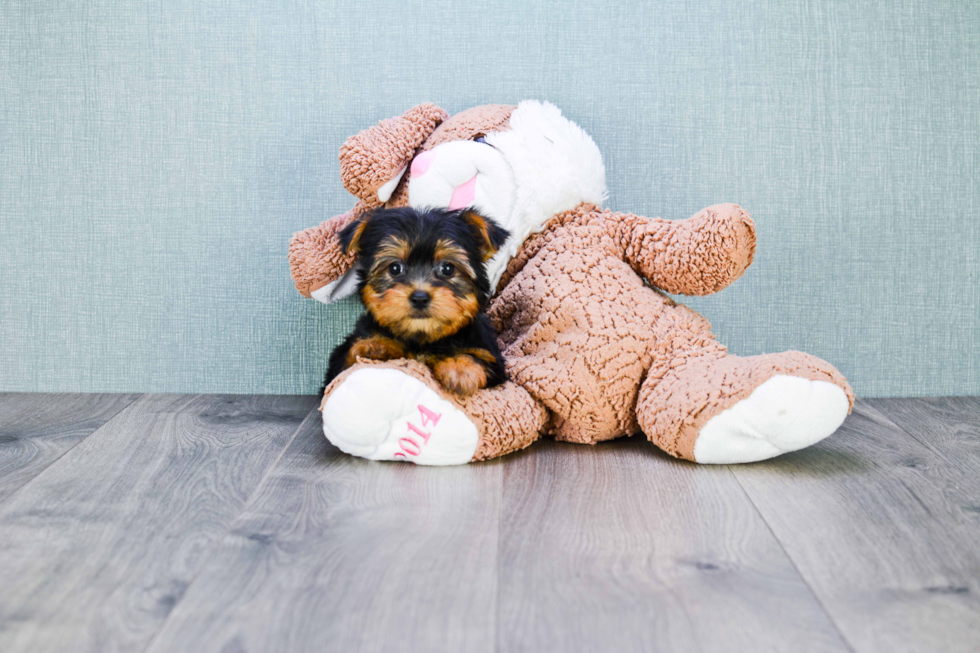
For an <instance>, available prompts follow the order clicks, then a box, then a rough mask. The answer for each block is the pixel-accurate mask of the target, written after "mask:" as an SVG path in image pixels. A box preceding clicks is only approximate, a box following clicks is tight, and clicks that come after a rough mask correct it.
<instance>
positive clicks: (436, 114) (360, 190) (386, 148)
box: [340, 103, 449, 207]
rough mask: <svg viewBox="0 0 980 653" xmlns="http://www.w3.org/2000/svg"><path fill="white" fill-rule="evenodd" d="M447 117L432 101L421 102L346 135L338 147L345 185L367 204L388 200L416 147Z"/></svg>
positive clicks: (341, 172)
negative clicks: (350, 134)
mask: <svg viewBox="0 0 980 653" xmlns="http://www.w3.org/2000/svg"><path fill="white" fill-rule="evenodd" d="M448 117H449V114H448V113H446V112H445V111H444V110H442V109H440V108H439V107H437V106H436V105H434V104H430V103H426V104H420V105H418V106H416V107H412V108H411V109H409V110H408V111H406V112H405V113H403V114H402V115H400V116H398V117H397V118H389V119H388V120H382V121H381V122H380V123H378V124H377V125H375V126H374V127H370V128H368V129H365V130H364V131H362V132H361V133H359V134H357V135H356V136H351V137H350V138H348V139H347V140H346V141H344V144H343V146H341V148H340V178H341V180H342V181H343V182H344V187H345V188H346V189H347V190H348V191H350V192H351V193H352V194H353V195H354V196H355V197H357V198H358V199H360V200H361V201H363V202H364V203H365V204H366V205H368V206H371V207H376V206H381V205H382V204H384V203H385V202H387V201H388V198H389V197H391V194H392V192H394V190H395V187H396V186H397V185H398V181H399V180H400V179H401V177H402V175H403V174H404V173H405V168H406V167H407V166H408V164H409V163H410V162H411V160H412V157H413V156H415V150H416V149H417V148H418V147H419V146H420V145H421V144H422V143H424V142H425V139H427V138H428V137H429V135H430V134H431V133H432V132H433V131H435V128H436V127H438V126H439V124H440V123H442V121H443V120H445V119H446V118H448Z"/></svg>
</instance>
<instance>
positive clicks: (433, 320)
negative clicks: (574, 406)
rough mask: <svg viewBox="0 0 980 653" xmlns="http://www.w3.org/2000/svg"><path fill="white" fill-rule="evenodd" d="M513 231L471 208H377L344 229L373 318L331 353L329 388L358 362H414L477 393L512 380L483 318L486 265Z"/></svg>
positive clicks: (448, 384) (451, 386)
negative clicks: (422, 209) (355, 259)
mask: <svg viewBox="0 0 980 653" xmlns="http://www.w3.org/2000/svg"><path fill="white" fill-rule="evenodd" d="M509 235H510V234H509V232H508V231H507V230H506V229H504V228H502V227H501V226H500V225H498V224H497V223H496V222H494V221H493V220H491V219H490V218H486V217H484V216H482V215H480V214H479V213H477V212H476V211H473V210H472V209H463V210H459V211H450V210H447V209H430V210H426V211H417V210H415V209H412V208H399V209H379V210H376V211H374V212H372V213H368V214H366V215H365V216H364V217H362V218H361V219H359V220H356V221H354V222H352V223H351V224H350V225H348V226H347V227H345V228H344V229H343V230H342V231H341V232H340V242H341V244H342V245H343V247H344V249H345V250H346V251H347V252H348V253H354V254H356V255H357V257H358V259H357V266H358V268H357V269H358V272H357V274H358V282H359V283H358V291H359V293H360V295H361V301H363V302H364V307H365V308H366V309H367V314H366V315H364V316H363V317H361V319H360V320H358V322H357V324H356V326H355V327H354V333H352V334H351V335H350V336H349V337H348V338H347V339H346V340H345V341H344V342H342V343H341V344H340V345H339V346H338V347H337V348H336V349H335V350H334V351H333V353H332V354H331V355H330V368H329V370H328V371H327V379H326V383H327V384H328V385H329V384H330V382H331V381H332V380H333V379H334V378H336V376H337V375H338V374H340V373H341V372H342V371H344V370H345V369H347V368H348V367H350V366H351V365H353V364H354V363H356V362H357V359H358V358H365V359H370V360H376V361H385V360H391V359H395V358H413V359H415V360H417V361H419V362H421V363H424V364H425V365H428V366H429V367H430V368H431V369H432V372H433V374H435V377H436V379H437V380H438V381H439V383H441V384H442V385H443V386H444V387H445V388H446V389H447V390H449V391H450V392H453V393H456V394H459V395H470V394H472V393H474V392H476V391H477V390H479V389H480V388H489V387H493V386H495V385H499V384H500V383H503V382H504V381H505V380H506V373H505V371H504V359H503V356H502V355H501V353H500V349H499V348H498V347H497V338H496V334H495V333H494V330H493V327H491V326H490V321H489V320H488V319H487V317H486V315H485V314H484V312H483V311H484V309H485V308H486V305H487V301H488V300H489V298H490V281H489V279H488V278H487V271H486V262H487V261H489V260H490V258H491V257H492V256H493V255H494V253H496V251H497V249H498V248H500V247H501V246H502V245H503V244H504V241H506V240H507V237H508V236H509Z"/></svg>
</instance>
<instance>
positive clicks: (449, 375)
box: [432, 354, 487, 397]
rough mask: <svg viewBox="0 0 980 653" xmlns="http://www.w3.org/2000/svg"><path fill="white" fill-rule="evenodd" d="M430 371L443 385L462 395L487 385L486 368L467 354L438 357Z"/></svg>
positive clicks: (467, 394) (469, 393)
mask: <svg viewBox="0 0 980 653" xmlns="http://www.w3.org/2000/svg"><path fill="white" fill-rule="evenodd" d="M432 372H433V374H435V376H436V379H437V380H438V381H439V383H441V384H442V385H443V387H445V388H446V389H447V390H449V391H450V392H454V393H456V394H458V395H463V396H464V397H466V396H469V395H471V394H473V393H474V392H476V391H477V390H479V389H481V388H485V387H487V371H486V368H485V367H484V366H483V365H482V364H481V363H480V362H478V361H477V360H476V359H475V358H473V357H472V356H470V355H468V354H459V355H456V356H448V357H446V358H440V359H438V360H436V361H434V362H433V363H432Z"/></svg>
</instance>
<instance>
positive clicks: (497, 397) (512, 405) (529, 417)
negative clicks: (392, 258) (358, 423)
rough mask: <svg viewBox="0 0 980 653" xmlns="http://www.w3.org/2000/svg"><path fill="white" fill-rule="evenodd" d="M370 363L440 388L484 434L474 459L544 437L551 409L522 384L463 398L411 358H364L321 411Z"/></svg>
mask: <svg viewBox="0 0 980 653" xmlns="http://www.w3.org/2000/svg"><path fill="white" fill-rule="evenodd" d="M367 366H374V367H378V368H384V369H396V370H398V371H400V372H402V373H404V374H407V375H408V376H411V377H413V378H416V379H418V380H419V381H422V382H423V383H425V384H427V385H429V386H430V387H432V388H435V389H438V390H439V393H440V395H441V396H442V398H443V399H445V400H447V401H448V402H450V403H451V404H452V405H453V406H455V407H456V408H458V409H459V410H461V411H463V412H464V413H465V414H466V416H467V417H469V419H470V421H472V422H473V423H474V424H475V425H476V427H477V431H478V432H479V434H480V439H479V443H478V444H477V448H476V453H474V454H473V460H474V461H479V460H489V459H491V458H496V457H498V456H502V455H504V454H508V453H511V452H514V451H518V450H520V449H524V448H526V447H528V446H530V445H531V444H532V443H533V442H534V441H535V440H537V439H538V438H539V437H540V433H541V432H542V430H543V428H544V426H545V424H546V422H547V419H548V412H547V410H545V408H544V407H543V406H541V405H540V404H538V403H537V402H535V401H534V400H533V399H531V397H530V396H529V395H528V394H527V392H526V391H525V390H524V389H523V388H521V387H520V386H517V385H514V384H513V383H508V384H505V385H503V386H497V387H496V388H489V389H486V390H483V391H481V392H478V393H476V394H474V395H470V396H469V397H460V396H458V395H454V394H451V393H447V392H445V391H444V390H442V388H441V386H439V384H438V382H437V381H436V380H435V377H434V376H433V374H432V370H431V369H429V368H428V367H427V366H425V365H423V364H422V363H419V362H418V361H414V360H408V359H403V360H395V361H385V362H376V361H368V360H361V361H360V362H359V364H358V365H357V366H355V367H351V368H348V369H347V370H345V371H344V372H343V373H341V374H340V375H339V376H338V377H337V378H336V379H334V380H333V381H332V382H331V383H330V385H328V386H327V387H326V389H325V390H324V393H323V399H322V400H321V402H320V410H323V406H324V405H325V404H326V402H327V398H328V397H329V396H330V393H331V392H332V391H333V390H334V388H336V387H338V386H339V385H341V384H342V383H343V382H344V381H345V380H346V378H347V377H348V376H350V375H351V374H353V373H354V372H355V371H357V370H359V369H363V368H364V367H367Z"/></svg>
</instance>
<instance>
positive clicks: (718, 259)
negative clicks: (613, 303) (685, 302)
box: [610, 204, 755, 295]
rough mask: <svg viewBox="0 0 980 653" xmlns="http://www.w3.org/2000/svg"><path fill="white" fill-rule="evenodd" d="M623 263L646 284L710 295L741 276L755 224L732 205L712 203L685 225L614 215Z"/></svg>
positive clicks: (751, 246)
mask: <svg viewBox="0 0 980 653" xmlns="http://www.w3.org/2000/svg"><path fill="white" fill-rule="evenodd" d="M610 219H611V220H612V221H613V226H612V229H613V231H615V232H616V233H617V234H618V239H619V242H620V244H621V245H622V248H623V253H624V258H625V260H626V261H627V262H628V263H629V264H630V265H631V266H632V267H633V269H634V270H636V271H637V273H638V274H640V275H642V276H643V277H645V278H646V279H647V280H648V281H649V282H650V283H651V284H652V285H654V286H656V287H657V288H660V289H661V290H665V291H667V292H669V293H674V294H680V295H710V294H711V293H715V292H718V291H719V290H721V289H722V288H725V287H726V286H728V285H729V284H730V283H732V282H733V281H735V280H736V279H738V278H739V277H740V276H742V273H744V272H745V270H746V268H748V267H749V265H750V264H751V263H752V257H753V255H754V254H755V223H754V222H752V218H751V217H750V216H749V214H748V212H746V211H744V210H743V209H742V208H741V207H739V206H736V205H735V204H716V205H715V206H709V207H708V208H706V209H703V210H702V211H700V212H699V213H696V214H695V215H693V216H691V217H690V218H688V219H686V220H662V219H660V218H645V217H643V216H638V215H632V214H626V213H614V214H612V215H611V216H610Z"/></svg>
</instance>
